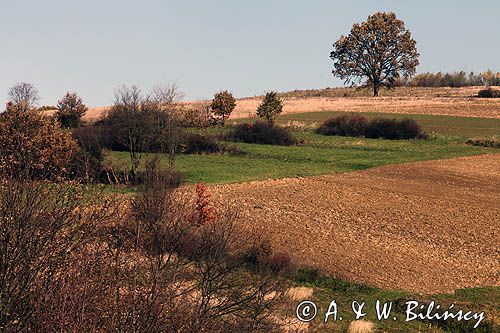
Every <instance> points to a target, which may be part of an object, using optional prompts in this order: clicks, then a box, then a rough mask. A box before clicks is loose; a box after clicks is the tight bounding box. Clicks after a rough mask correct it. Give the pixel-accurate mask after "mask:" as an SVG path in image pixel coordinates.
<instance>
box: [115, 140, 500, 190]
mask: <svg viewBox="0 0 500 333" xmlns="http://www.w3.org/2000/svg"><path fill="white" fill-rule="evenodd" d="M294 133H295V135H296V136H297V137H298V138H301V139H303V140H304V144H302V145H300V146H291V147H282V146H271V145H257V144H245V143H229V144H230V145H234V146H237V147H238V148H240V149H241V151H242V153H241V154H238V155H230V154H211V155H208V154H206V155H178V156H177V157H176V160H175V167H176V169H177V170H178V171H181V172H183V173H184V174H185V177H186V179H185V180H186V181H187V182H188V183H196V182H201V181H203V182H206V183H235V182H247V181H252V180H262V179H276V178H286V177H304V176H312V175H321V174H329V173H339V172H347V171H355V170H361V169H367V168H371V167H376V166H381V165H385V164H395V163H407V162H416V161H423V160H432V159H442V158H451V157H458V156H470V155H477V154H483V153H491V152H492V151H494V150H492V149H491V148H490V149H488V148H482V147H473V146H468V145H465V144H464V143H462V142H460V141H455V140H445V139H437V140H378V139H364V138H348V137H332V136H322V135H318V134H314V133H311V132H307V131H295V132H294ZM106 156H107V157H106V159H107V163H109V164H110V165H112V166H113V167H114V169H115V170H121V171H125V170H127V169H126V168H128V167H129V166H128V158H129V157H128V153H126V152H114V151H109V152H107V154H106ZM164 162H165V163H166V159H165V161H164Z"/></svg>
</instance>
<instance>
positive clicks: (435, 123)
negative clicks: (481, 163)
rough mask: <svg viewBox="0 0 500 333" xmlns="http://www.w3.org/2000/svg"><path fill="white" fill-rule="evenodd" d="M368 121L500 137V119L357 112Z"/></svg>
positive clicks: (300, 117)
mask: <svg viewBox="0 0 500 333" xmlns="http://www.w3.org/2000/svg"><path fill="white" fill-rule="evenodd" d="M344 114H352V112H340V111H319V112H307V113H297V114H286V115H282V116H281V117H280V118H279V120H278V123H279V124H281V125H304V126H318V125H319V124H320V123H321V122H323V121H325V120H326V119H328V118H331V117H335V116H339V115H344ZM356 114H360V115H363V116H365V117H366V118H368V119H372V118H377V117H384V118H396V119H401V118H412V119H415V120H416V121H418V123H419V124H420V125H421V126H422V128H423V129H424V131H425V132H427V133H433V132H434V133H439V134H441V135H447V136H457V137H460V138H470V137H474V136H492V135H500V119H490V118H474V117H454V116H453V117H452V116H431V115H416V114H396V113H376V112H356ZM255 119H256V118H252V119H251V120H249V119H238V120H236V121H235V122H236V123H241V122H248V121H255Z"/></svg>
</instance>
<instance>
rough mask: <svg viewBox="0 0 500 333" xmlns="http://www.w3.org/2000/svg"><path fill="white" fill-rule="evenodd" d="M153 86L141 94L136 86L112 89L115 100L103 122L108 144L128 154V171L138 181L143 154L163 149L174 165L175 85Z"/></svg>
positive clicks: (176, 129) (176, 128) (177, 138)
mask: <svg viewBox="0 0 500 333" xmlns="http://www.w3.org/2000/svg"><path fill="white" fill-rule="evenodd" d="M164 89H165V90H163V88H162V87H161V86H158V87H156V88H155V89H154V90H153V92H152V93H151V94H149V95H148V96H146V97H145V96H143V95H142V93H141V90H140V89H139V88H138V87H136V86H131V87H127V86H122V87H120V88H119V89H117V90H116V92H115V102H114V105H113V107H112V108H111V110H110V111H109V112H108V114H107V115H106V116H105V118H104V119H103V121H102V124H100V125H102V126H105V127H107V128H108V129H109V131H107V132H108V133H109V134H110V135H111V136H112V139H111V141H112V142H111V143H110V145H116V144H118V145H121V146H122V147H124V148H125V150H126V151H128V152H129V155H130V166H131V168H130V173H131V176H132V179H133V181H134V182H136V181H137V175H138V170H139V165H140V163H141V160H142V157H143V155H144V153H147V152H164V153H167V154H168V156H169V165H170V166H173V162H174V156H175V153H176V150H177V147H178V145H179V141H180V138H181V131H180V129H179V120H178V119H179V117H178V114H177V113H178V110H177V106H176V105H175V104H173V102H172V101H173V100H175V98H176V96H177V95H176V90H175V89H176V88H174V87H172V86H166V87H165V88H164Z"/></svg>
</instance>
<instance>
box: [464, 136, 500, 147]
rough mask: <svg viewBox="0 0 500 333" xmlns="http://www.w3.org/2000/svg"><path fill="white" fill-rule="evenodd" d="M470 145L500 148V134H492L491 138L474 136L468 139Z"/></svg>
mask: <svg viewBox="0 0 500 333" xmlns="http://www.w3.org/2000/svg"><path fill="white" fill-rule="evenodd" d="M466 143H467V144H468V145H472V146H481V147H491V148H500V136H492V137H489V138H472V139H469V140H467V141H466Z"/></svg>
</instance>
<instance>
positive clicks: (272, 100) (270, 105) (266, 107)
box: [257, 91, 283, 124]
mask: <svg viewBox="0 0 500 333" xmlns="http://www.w3.org/2000/svg"><path fill="white" fill-rule="evenodd" d="M281 111H283V102H282V101H281V99H280V98H279V97H278V93H277V92H275V91H270V92H268V93H266V96H265V97H264V100H263V101H262V103H261V104H260V105H259V107H258V108H257V115H258V116H259V117H261V118H266V119H267V121H268V122H269V123H270V124H271V123H273V122H274V118H276V116H278V115H279V114H280V113H281Z"/></svg>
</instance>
